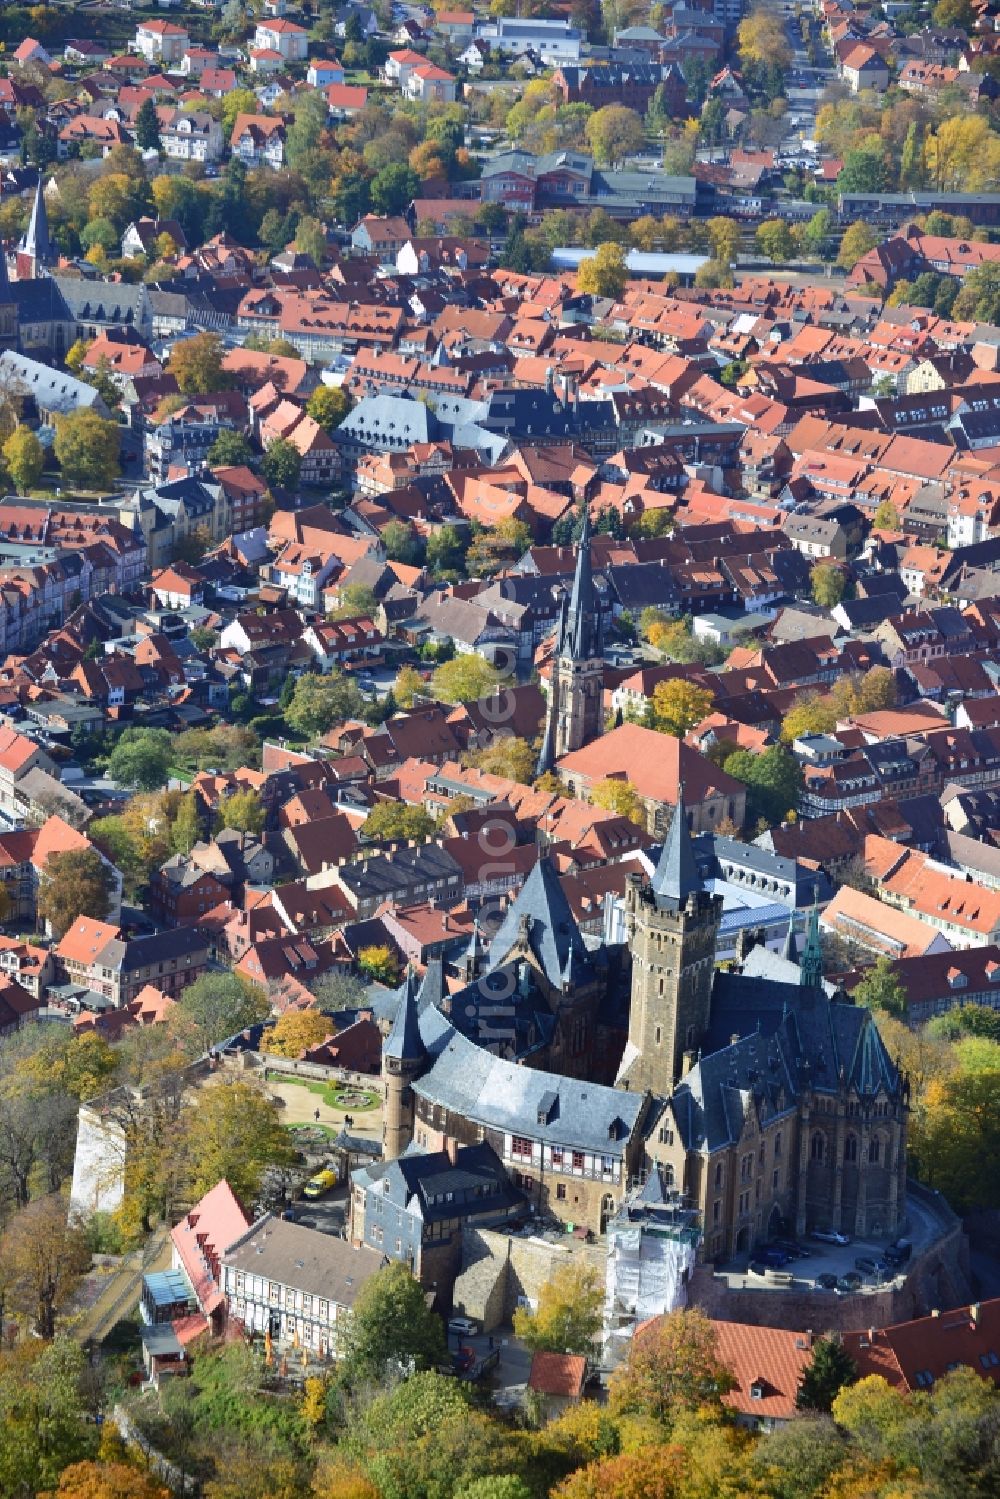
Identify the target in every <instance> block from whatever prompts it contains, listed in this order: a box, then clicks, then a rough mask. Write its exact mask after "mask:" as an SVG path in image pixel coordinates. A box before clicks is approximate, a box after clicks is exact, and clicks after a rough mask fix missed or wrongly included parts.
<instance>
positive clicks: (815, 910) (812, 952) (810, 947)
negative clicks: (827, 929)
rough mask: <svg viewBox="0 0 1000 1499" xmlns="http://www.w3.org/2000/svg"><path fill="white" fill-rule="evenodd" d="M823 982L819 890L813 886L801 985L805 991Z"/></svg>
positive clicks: (800, 972)
mask: <svg viewBox="0 0 1000 1499" xmlns="http://www.w3.org/2000/svg"><path fill="white" fill-rule="evenodd" d="M822 982H823V949H822V947H821V946H820V940H819V888H818V886H813V903H812V910H811V911H810V912H809V925H808V926H807V927H806V940H805V946H804V947H803V949H802V957H801V958H800V960H799V983H800V984H801V985H802V987H803V988H805V989H818V988H819V987H820V986H821V984H822Z"/></svg>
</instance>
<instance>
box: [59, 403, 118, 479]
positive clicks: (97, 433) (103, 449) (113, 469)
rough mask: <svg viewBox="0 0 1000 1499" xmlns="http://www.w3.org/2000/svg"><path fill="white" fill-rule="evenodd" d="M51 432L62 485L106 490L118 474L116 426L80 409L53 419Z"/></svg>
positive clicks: (96, 414)
mask: <svg viewBox="0 0 1000 1499" xmlns="http://www.w3.org/2000/svg"><path fill="white" fill-rule="evenodd" d="M55 428H56V435H55V439H54V441H53V444H52V450H53V452H54V453H55V456H56V460H57V462H58V463H59V466H60V468H61V469H62V472H63V478H64V479H65V481H66V482H67V483H68V484H79V485H81V486H85V487H89V488H93V489H108V488H110V486H111V485H112V484H113V483H114V481H115V480H116V479H117V478H118V476H119V474H120V473H121V468H120V466H119V461H118V457H119V452H120V448H121V434H120V429H119V427H118V423H117V422H113V421H109V420H108V419H107V418H105V417H103V416H100V415H98V413H97V412H96V411H93V410H92V409H91V408H90V407H88V406H80V407H78V408H77V410H76V411H68V412H66V413H65V415H63V416H57V417H56V419H55Z"/></svg>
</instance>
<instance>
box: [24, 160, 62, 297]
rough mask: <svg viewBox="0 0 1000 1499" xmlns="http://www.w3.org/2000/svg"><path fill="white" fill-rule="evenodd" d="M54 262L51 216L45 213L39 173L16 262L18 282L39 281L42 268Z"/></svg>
mask: <svg viewBox="0 0 1000 1499" xmlns="http://www.w3.org/2000/svg"><path fill="white" fill-rule="evenodd" d="M54 260H55V252H54V251H53V248H52V241H51V239H50V238H49V216H48V214H47V213H46V211H45V194H44V193H43V192H42V176H41V173H39V174H38V186H37V187H36V188H35V201H34V203H33V204H32V205H31V218H30V219H29V221H28V227H27V229H26V230H25V232H24V236H23V238H22V240H21V242H20V244H19V245H18V247H17V255H16V258H15V262H16V266H17V279H18V281H34V280H37V278H38V276H39V274H40V272H41V270H42V268H43V267H44V266H47V265H51V264H52V262H53V261H54Z"/></svg>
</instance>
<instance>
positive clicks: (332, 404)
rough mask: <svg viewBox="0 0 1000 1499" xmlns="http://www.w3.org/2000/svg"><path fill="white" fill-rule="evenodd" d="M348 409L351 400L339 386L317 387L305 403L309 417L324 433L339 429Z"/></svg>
mask: <svg viewBox="0 0 1000 1499" xmlns="http://www.w3.org/2000/svg"><path fill="white" fill-rule="evenodd" d="M350 409H351V398H350V396H349V395H348V394H347V391H346V390H344V388H343V387H342V386H339V385H317V387H316V389H315V390H314V391H313V393H312V395H311V396H310V397H309V400H308V401H307V402H306V410H307V411H308V413H309V415H310V416H311V417H312V419H313V421H314V422H318V423H319V425H320V426H321V427H322V428H323V430H324V431H325V432H332V431H333V430H334V428H335V427H339V426H340V424H341V422H342V421H343V420H344V417H345V416H346V415H347V413H348V412H349V411H350Z"/></svg>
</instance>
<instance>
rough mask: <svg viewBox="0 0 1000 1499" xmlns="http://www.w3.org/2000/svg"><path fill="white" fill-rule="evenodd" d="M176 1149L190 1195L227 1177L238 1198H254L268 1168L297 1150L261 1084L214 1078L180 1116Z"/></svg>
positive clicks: (290, 1158)
mask: <svg viewBox="0 0 1000 1499" xmlns="http://www.w3.org/2000/svg"><path fill="white" fill-rule="evenodd" d="M178 1151H179V1154H180V1156H181V1158H182V1159H183V1160H184V1162H185V1166H186V1172H185V1175H186V1184H187V1192H188V1196H189V1199H190V1200H191V1201H192V1202H196V1201H197V1200H198V1198H199V1197H202V1196H204V1194H205V1193H206V1192H207V1191H209V1189H210V1188H211V1187H214V1186H215V1184H216V1182H219V1181H222V1180H223V1179H225V1180H226V1181H228V1183H229V1185H230V1186H231V1187H232V1189H233V1191H234V1192H235V1193H236V1196H237V1197H238V1198H239V1199H240V1201H241V1202H245V1203H248V1204H249V1203H255V1202H257V1201H258V1199H259V1196H260V1190H261V1185H262V1183H263V1180H264V1175H265V1173H266V1172H267V1170H268V1169H269V1168H278V1169H280V1168H283V1167H288V1166H291V1165H292V1164H293V1162H294V1160H295V1151H294V1148H293V1145H292V1141H291V1137H290V1135H289V1133H288V1131H287V1130H286V1129H285V1126H284V1125H283V1123H282V1121H281V1114H280V1112H279V1110H278V1106H277V1104H276V1103H275V1102H274V1101H273V1099H271V1098H270V1097H269V1096H268V1094H267V1092H266V1090H265V1088H264V1086H263V1084H261V1083H259V1082H258V1081H257V1080H256V1079H251V1078H242V1077H233V1078H229V1077H225V1078H222V1077H220V1078H217V1079H216V1081H215V1082H214V1083H213V1085H212V1086H211V1087H208V1088H204V1089H203V1090H202V1092H201V1093H200V1094H199V1097H198V1107H197V1108H196V1109H188V1110H186V1111H185V1112H184V1114H182V1116H181V1138H180V1140H179V1142H178Z"/></svg>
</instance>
